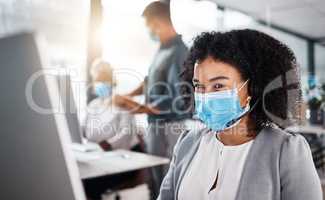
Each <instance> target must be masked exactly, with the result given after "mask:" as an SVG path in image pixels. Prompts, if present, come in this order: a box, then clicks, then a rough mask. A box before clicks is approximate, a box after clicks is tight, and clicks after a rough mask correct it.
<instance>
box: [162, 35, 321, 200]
mask: <svg viewBox="0 0 325 200" xmlns="http://www.w3.org/2000/svg"><path fill="white" fill-rule="evenodd" d="M185 68H186V70H185V72H184V74H183V76H184V78H185V79H186V81H189V80H192V81H193V86H194V100H195V114H196V116H197V117H198V118H199V119H200V120H201V121H202V122H203V123H204V124H205V126H204V128H201V129H193V130H190V131H189V132H187V133H186V134H183V135H182V136H181V137H180V139H179V140H178V143H177V145H176V146H175V148H174V157H173V160H172V162H171V165H170V169H169V171H168V173H167V175H166V177H165V179H164V181H163V183H162V186H161V191H160V196H159V197H158V199H160V200H171V199H179V200H188V199H193V200H205V199H219V200H235V199H236V200H255V199H256V200H307V199H308V200H321V199H322V191H321V185H320V180H319V178H318V175H317V173H316V169H315V167H314V164H313V160H312V156H311V152H310V149H309V146H308V144H307V142H306V141H305V139H304V138H303V137H302V136H300V135H295V134H290V133H287V132H285V131H284V128H285V127H287V126H289V125H292V124H293V122H294V121H295V120H297V119H299V118H297V117H296V116H297V114H298V111H299V105H300V103H301V102H300V101H301V90H300V83H299V77H298V68H297V64H296V59H295V56H294V54H293V53H292V51H291V50H290V49H289V48H288V47H287V46H285V45H284V44H282V43H281V42H279V41H277V40H276V39H274V38H272V37H270V36H268V35H266V34H264V33H261V32H258V31H253V30H236V31H230V32H226V33H216V32H212V33H203V34H201V35H200V36H198V37H197V38H196V39H195V40H194V44H193V47H192V48H191V51H190V55H189V57H188V60H187V62H186V64H185Z"/></svg>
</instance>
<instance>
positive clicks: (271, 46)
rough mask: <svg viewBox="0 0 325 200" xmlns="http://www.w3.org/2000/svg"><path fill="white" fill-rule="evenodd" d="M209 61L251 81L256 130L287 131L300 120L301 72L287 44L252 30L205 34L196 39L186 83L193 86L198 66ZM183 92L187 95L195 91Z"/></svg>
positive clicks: (189, 57) (184, 76) (184, 72)
mask: <svg viewBox="0 0 325 200" xmlns="http://www.w3.org/2000/svg"><path fill="white" fill-rule="evenodd" d="M207 57H211V58H213V59H215V60H216V61H221V62H224V63H227V64H230V65H232V66H233V67H235V68H236V69H238V70H239V72H240V73H241V76H242V78H243V79H244V80H247V79H249V85H248V88H249V89H248V91H249V95H250V96H251V97H252V99H251V108H253V109H252V110H251V112H250V117H251V118H252V119H253V120H254V121H255V122H256V128H257V129H259V130H261V129H263V128H265V127H267V126H273V125H277V126H279V127H281V128H285V127H287V126H290V125H292V124H293V123H295V122H297V120H300V116H301V115H300V108H301V107H300V105H301V99H302V97H301V96H302V95H301V93H302V92H301V86H300V77H299V70H298V66H297V62H296V58H295V55H294V53H293V52H292V50H290V49H289V48H288V47H287V46H286V45H285V44H283V43H281V42H280V41H278V40H276V39H274V38H273V37H271V36H269V35H267V34H265V33H262V32H259V31H255V30H250V29H244V30H233V31H229V32H224V33H221V32H204V33H202V34H200V35H199V36H197V37H196V38H195V39H194V43H193V46H192V47H191V49H190V52H189V55H188V58H187V59H186V61H185V64H184V71H183V73H182V75H181V76H182V78H183V80H184V81H186V82H188V83H189V82H192V78H193V71H194V65H195V63H196V62H202V61H203V60H204V59H206V58H207ZM192 86H193V85H192ZM183 92H185V93H187V95H188V93H189V92H191V93H193V88H191V91H190V90H189V89H185V90H184V89H183ZM191 99H192V100H193V97H191ZM190 104H191V105H193V101H190Z"/></svg>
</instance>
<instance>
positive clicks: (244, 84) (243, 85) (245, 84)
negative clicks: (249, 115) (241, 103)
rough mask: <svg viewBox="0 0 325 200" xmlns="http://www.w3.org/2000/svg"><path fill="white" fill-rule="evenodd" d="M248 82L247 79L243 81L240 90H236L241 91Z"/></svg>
mask: <svg viewBox="0 0 325 200" xmlns="http://www.w3.org/2000/svg"><path fill="white" fill-rule="evenodd" d="M248 81H249V79H247V80H246V81H245V83H243V84H242V85H241V86H240V88H238V91H240V90H241V89H243V87H244V86H245V85H246V84H247V83H248Z"/></svg>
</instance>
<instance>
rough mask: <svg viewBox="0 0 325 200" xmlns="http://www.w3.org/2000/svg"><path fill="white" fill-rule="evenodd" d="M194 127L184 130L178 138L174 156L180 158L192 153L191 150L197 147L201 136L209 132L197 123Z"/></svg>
mask: <svg viewBox="0 0 325 200" xmlns="http://www.w3.org/2000/svg"><path fill="white" fill-rule="evenodd" d="M194 125H195V126H194V127H191V128H190V129H188V130H185V131H184V132H183V133H182V134H181V135H180V136H179V138H178V141H177V143H176V145H175V148H174V154H175V155H176V156H177V157H178V158H182V157H184V156H185V155H187V154H189V153H191V152H193V151H192V149H195V148H196V147H198V145H199V144H200V141H201V139H202V136H204V135H205V134H207V133H208V132H209V129H208V128H206V127H205V126H204V125H203V124H202V123H201V122H197V123H195V124H194ZM194 153H195V152H194Z"/></svg>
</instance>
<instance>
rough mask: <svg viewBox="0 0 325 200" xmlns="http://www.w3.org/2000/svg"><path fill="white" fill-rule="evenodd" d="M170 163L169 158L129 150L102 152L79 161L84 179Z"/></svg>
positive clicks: (81, 175)
mask: <svg viewBox="0 0 325 200" xmlns="http://www.w3.org/2000/svg"><path fill="white" fill-rule="evenodd" d="M168 163H169V159H167V158H162V157H157V156H152V155H149V154H144V153H138V152H132V151H127V150H115V151H111V152H101V153H100V158H98V159H94V160H90V161H87V162H78V167H79V172H80V177H81V178H82V179H89V178H95V177H100V176H106V175H114V174H119V173H123V172H129V171H134V170H139V169H144V168H149V167H154V166H159V165H165V164H168Z"/></svg>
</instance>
